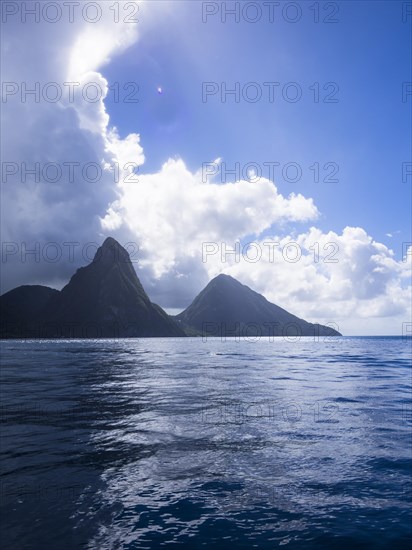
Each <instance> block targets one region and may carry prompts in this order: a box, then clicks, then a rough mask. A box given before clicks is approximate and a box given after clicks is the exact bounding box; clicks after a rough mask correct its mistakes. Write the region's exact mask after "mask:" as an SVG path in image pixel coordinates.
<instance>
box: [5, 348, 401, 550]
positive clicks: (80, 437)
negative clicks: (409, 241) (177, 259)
mask: <svg viewBox="0 0 412 550" xmlns="http://www.w3.org/2000/svg"><path fill="white" fill-rule="evenodd" d="M1 352H2V370H1V402H2V432H1V435H2V439H1V459H2V477H1V540H0V543H1V547H2V549H3V550H5V549H13V550H20V549H24V550H26V549H30V550H31V549H39V550H48V549H52V550H60V549H61V550H66V549H70V550H73V549H77V548H84V549H99V550H100V549H102V550H104V549H139V550H140V549H146V548H147V549H149V548H150V549H152V548H164V547H171V548H177V549H181V548H182V549H183V548H184V549H198V548H207V549H209V548H212V549H218V548H219V549H220V548H222V549H232V548H233V549H236V548H248V549H249V548H262V549H269V548H270V549H273V548H277V547H285V548H299V549H300V548H304V549H305V548H309V549H312V548H325V549H326V548H328V549H329V548H342V549H343V548H345V549H346V548H350V549H355V548H373V549H376V548H391V549H392V548H407V547H409V543H410V542H411V536H412V526H411V502H412V481H411V473H412V450H411V449H412V447H411V443H412V441H411V434H412V419H411V391H412V378H411V373H412V371H411V341H410V340H404V339H402V338H389V337H388V338H378V337H375V338H334V339H333V338H330V339H327V340H326V341H322V340H320V341H316V340H313V339H311V338H301V339H300V340H299V341H294V342H291V341H289V342H288V341H285V340H283V339H274V340H270V339H260V340H259V341H255V342H252V341H236V340H234V339H228V340H227V341H221V340H220V339H219V338H209V339H208V340H207V341H205V342H204V341H202V339H200V338H187V339H130V340H117V341H111V340H102V341H99V340H88V341H80V340H78V341H26V342H24V341H3V342H1Z"/></svg>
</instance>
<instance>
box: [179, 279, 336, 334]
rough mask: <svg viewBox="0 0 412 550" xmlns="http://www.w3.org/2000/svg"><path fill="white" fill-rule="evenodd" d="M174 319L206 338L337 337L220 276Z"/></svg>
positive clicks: (328, 329) (243, 286)
mask: <svg viewBox="0 0 412 550" xmlns="http://www.w3.org/2000/svg"><path fill="white" fill-rule="evenodd" d="M176 318H177V319H178V321H180V322H181V323H182V325H183V326H185V327H188V328H190V329H192V330H195V331H198V332H199V333H201V334H205V333H207V334H208V335H210V336H225V335H228V336H248V335H251V336H256V335H259V336H290V335H292V336H296V335H298V336H316V335H321V336H322V335H325V336H329V335H338V334H339V333H338V332H337V331H335V330H334V329H333V328H330V327H327V326H323V325H317V324H316V325H314V324H312V323H308V322H307V321H305V320H303V319H301V318H299V317H296V316H295V315H293V314H292V313H289V312H288V311H286V310H285V309H283V308H281V307H279V306H277V305H276V304H272V303H270V302H269V301H268V300H267V299H266V298H265V297H264V296H262V295H261V294H258V293H257V292H255V291H254V290H252V289H251V288H249V287H248V286H246V285H244V284H242V283H240V282H239V281H237V280H236V279H234V278H233V277H231V276H230V275H226V274H224V273H221V274H220V275H218V276H217V277H215V278H214V279H212V280H211V281H210V282H209V284H208V285H207V286H206V287H205V288H204V289H203V290H202V292H201V293H200V294H198V296H197V297H196V298H195V299H194V300H193V302H192V304H191V305H190V306H189V307H188V308H186V309H185V310H184V311H182V313H179V315H177V317H176Z"/></svg>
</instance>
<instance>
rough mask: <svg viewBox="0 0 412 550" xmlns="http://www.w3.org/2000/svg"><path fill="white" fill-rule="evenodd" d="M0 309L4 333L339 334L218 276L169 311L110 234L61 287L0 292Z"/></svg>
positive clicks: (0, 334) (93, 335) (104, 335)
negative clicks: (147, 288) (149, 290)
mask: <svg viewBox="0 0 412 550" xmlns="http://www.w3.org/2000/svg"><path fill="white" fill-rule="evenodd" d="M0 312H1V320H0V337H1V338H3V339H5V338H17V339H18V338H25V339H27V338H128V337H129V338H131V337H185V336H201V335H203V336H204V335H206V336H221V337H230V336H237V337H238V336H244V337H256V336H340V333H339V332H337V331H336V330H334V329H333V328H331V327H327V326H324V325H319V324H312V323H308V322H306V321H304V320H303V319H300V318H299V317H296V316H295V315H292V314H291V313H288V312H287V311H286V310H284V309H282V308H280V307H279V306H276V305H275V304H272V303H270V302H268V301H267V300H266V298H264V297H263V296H262V295H261V294H258V293H257V292H254V291H253V290H251V289H250V288H249V287H247V286H245V285H242V284H241V283H239V282H238V281H237V280H236V279H234V278H233V277H230V276H228V275H223V274H222V275H218V276H217V277H215V278H214V279H213V280H212V281H210V282H209V284H208V285H207V286H206V287H205V288H204V289H203V290H202V292H201V293H200V294H199V295H198V296H197V297H196V298H195V299H194V300H193V302H192V304H191V305H190V306H189V307H188V308H187V309H185V310H184V311H183V312H182V313H180V314H179V315H177V316H175V317H172V316H170V315H168V314H167V313H166V312H165V311H164V310H163V309H162V308H161V307H160V306H158V305H156V304H153V303H152V302H151V301H150V299H149V297H148V295H147V294H146V292H145V290H144V288H143V286H142V284H141V283H140V281H139V278H138V276H137V274H136V271H135V269H134V267H133V264H132V262H131V260H130V256H129V254H128V252H127V251H126V250H125V248H123V247H122V246H121V245H120V244H119V243H118V242H117V241H116V240H115V239H113V238H111V237H108V238H107V239H106V240H105V241H104V243H103V245H102V246H101V247H100V248H99V249H98V250H97V252H96V254H95V257H94V258H93V261H92V262H91V263H90V264H89V265H87V266H86V267H81V268H80V269H78V270H77V271H76V273H75V274H74V275H73V276H72V278H71V279H70V281H69V283H68V284H67V285H66V286H65V287H64V288H63V289H62V290H61V291H58V290H55V289H52V288H49V287H46V286H40V285H23V286H19V287H17V288H15V289H13V290H10V291H9V292H7V293H5V294H3V295H2V296H1V297H0Z"/></svg>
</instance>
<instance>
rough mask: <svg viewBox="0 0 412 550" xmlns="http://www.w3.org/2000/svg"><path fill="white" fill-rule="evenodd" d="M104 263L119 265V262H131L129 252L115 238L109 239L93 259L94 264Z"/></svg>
mask: <svg viewBox="0 0 412 550" xmlns="http://www.w3.org/2000/svg"><path fill="white" fill-rule="evenodd" d="M98 261H102V262H103V263H106V264H108V263H117V262H126V263H129V262H130V256H129V253H128V252H127V250H126V249H125V248H124V247H123V246H122V245H121V244H120V243H118V242H117V241H116V239H113V237H107V238H106V239H105V240H104V242H103V244H102V246H100V247H99V248H98V249H97V251H96V254H95V256H94V258H93V262H98Z"/></svg>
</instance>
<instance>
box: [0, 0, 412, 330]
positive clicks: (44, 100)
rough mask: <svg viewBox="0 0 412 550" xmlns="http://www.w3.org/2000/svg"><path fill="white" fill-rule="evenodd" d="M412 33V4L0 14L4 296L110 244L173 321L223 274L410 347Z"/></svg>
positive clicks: (55, 276) (68, 7) (158, 2)
mask: <svg viewBox="0 0 412 550" xmlns="http://www.w3.org/2000/svg"><path fill="white" fill-rule="evenodd" d="M233 10H234V11H233ZM411 21H412V13H410V8H409V4H408V3H405V2H373V3H372V2H350V1H349V2H346V1H345V2H318V3H311V2H189V1H173V2H171V1H163V0H155V1H147V2H120V1H119V2H116V1H114V2H103V1H101V2H87V1H84V2H80V3H76V2H65V3H63V2H60V3H59V2H14V1H13V2H2V138H3V139H2V151H1V153H2V182H1V185H2V193H1V196H2V212H1V230H2V280H1V291H2V292H5V291H7V290H10V289H11V288H14V287H15V286H17V285H20V284H47V285H50V286H53V287H55V288H61V287H62V286H63V285H64V284H65V283H66V282H67V281H68V279H69V278H70V276H71V275H72V274H73V272H74V271H75V269H76V268H78V267H80V266H82V265H85V264H86V263H88V262H89V261H90V260H91V258H92V257H93V254H94V252H95V249H96V246H97V244H101V242H102V241H103V240H104V238H105V237H106V236H108V235H111V236H113V237H115V238H116V239H117V240H119V242H120V243H121V244H124V245H125V244H126V243H129V244H128V245H127V246H128V250H129V251H130V252H131V255H132V259H133V261H134V262H135V266H136V270H137V273H138V276H139V278H140V279H141V281H142V283H143V285H144V287H145V289H146V290H147V292H148V294H149V296H150V297H151V299H152V300H153V301H155V302H156V303H159V304H160V305H161V306H162V307H164V308H166V309H167V310H168V311H170V312H177V311H180V310H182V309H183V308H184V307H186V306H187V305H188V304H189V303H190V302H191V300H192V299H193V298H194V296H195V295H196V294H197V293H198V292H199V291H200V290H201V289H202V288H203V287H204V286H205V284H206V283H207V282H208V281H209V280H210V279H211V278H212V277H213V276H215V275H217V274H218V273H221V272H225V273H228V274H230V275H232V276H234V277H236V278H237V279H238V280H239V281H241V282H243V283H245V284H247V285H248V286H250V287H251V288H253V289H254V290H256V291H258V292H260V293H262V294H264V295H265V296H266V297H267V298H268V299H269V300H270V301H272V302H274V303H276V304H278V305H280V306H281V307H284V308H285V309H287V310H289V311H290V312H292V313H295V314H297V315H299V316H300V317H303V318H305V319H307V320H309V321H313V322H321V323H328V322H329V323H330V322H332V323H335V324H336V325H337V326H338V327H339V330H340V331H341V332H343V333H344V334H347V335H350V334H365V335H368V334H402V324H403V323H408V322H410V321H411V311H410V299H411V283H410V276H411V260H412V248H411V241H412V238H411V217H410V206H411V182H412V173H411V153H410V151H411V137H410V135H411V127H410V126H411V106H412V85H411V84H410V83H411V81H412V76H411V59H410V51H411V50H410V44H411ZM94 243H97V244H94Z"/></svg>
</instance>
